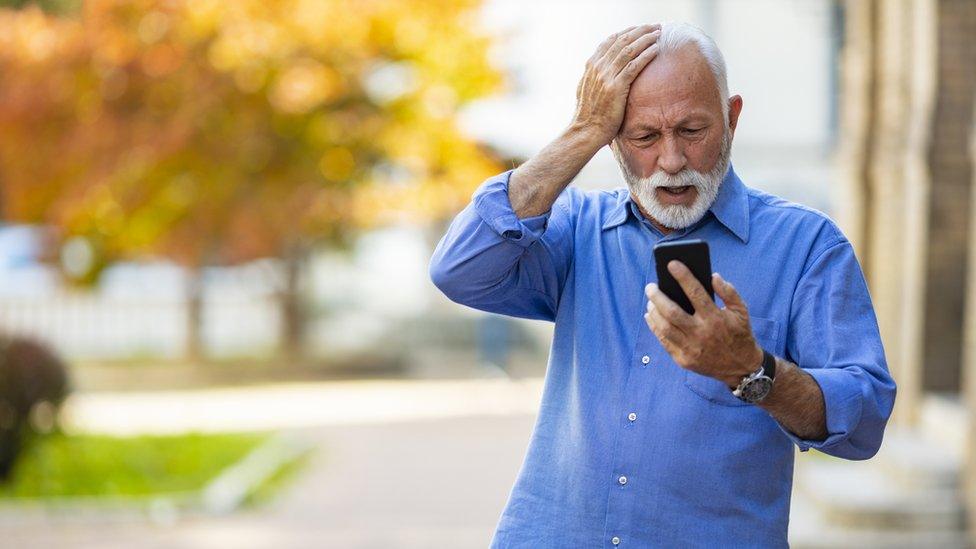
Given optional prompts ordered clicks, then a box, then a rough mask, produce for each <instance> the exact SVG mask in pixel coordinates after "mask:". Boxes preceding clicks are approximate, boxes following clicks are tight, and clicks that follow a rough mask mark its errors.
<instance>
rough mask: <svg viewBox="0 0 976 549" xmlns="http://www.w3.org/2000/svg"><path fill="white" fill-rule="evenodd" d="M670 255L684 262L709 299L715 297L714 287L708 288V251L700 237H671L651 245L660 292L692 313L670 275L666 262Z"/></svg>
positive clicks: (709, 275) (709, 276)
mask: <svg viewBox="0 0 976 549" xmlns="http://www.w3.org/2000/svg"><path fill="white" fill-rule="evenodd" d="M672 259H677V260H678V261H680V262H682V263H684V264H685V265H686V266H687V267H688V269H690V270H691V273H692V274H693V275H695V278H697V279H698V282H701V285H702V287H703V288H705V291H706V292H708V295H709V297H711V298H712V301H715V291H714V290H713V289H712V262H711V259H710V258H709V255H708V243H707V242H705V241H704V240H700V239H694V240H673V241H671V242H662V243H660V244H657V245H656V246H654V262H655V263H656V264H657V285H658V287H659V288H661V291H662V292H664V295H666V296H668V297H669V298H671V301H674V302H675V303H677V304H678V305H680V306H681V308H682V309H684V310H685V312H687V313H688V314H690V315H693V314H695V307H694V306H692V304H691V301H690V300H689V299H688V296H686V295H685V292H684V290H682V289H681V285H680V284H678V281H677V280H675V278H674V277H673V276H671V271H669V270H668V262H669V261H671V260H672Z"/></svg>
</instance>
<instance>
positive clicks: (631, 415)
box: [627, 412, 637, 421]
mask: <svg viewBox="0 0 976 549" xmlns="http://www.w3.org/2000/svg"><path fill="white" fill-rule="evenodd" d="M627 419H629V420H631V421H634V420H636V419H637V414H635V413H634V412H631V413H629V414H627Z"/></svg>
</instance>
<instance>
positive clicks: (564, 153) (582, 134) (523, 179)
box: [508, 126, 604, 219]
mask: <svg viewBox="0 0 976 549" xmlns="http://www.w3.org/2000/svg"><path fill="white" fill-rule="evenodd" d="M603 145H604V143H601V142H600V141H599V138H597V137H595V136H594V135H593V134H592V132H589V131H588V130H586V129H585V128H582V127H579V126H570V127H569V128H567V129H566V131H564V132H563V133H562V134H561V135H560V136H559V137H557V138H556V139H555V140H554V141H553V142H552V143H549V144H548V145H546V147H545V148H543V149H542V150H541V151H539V153H538V154H536V155H535V156H533V157H532V158H531V159H529V160H528V161H527V162H525V163H524V164H522V165H521V166H519V167H518V168H517V169H516V170H515V171H514V172H512V175H511V177H510V178H509V183H508V198H509V201H511V203H512V209H513V210H515V215H516V216H518V218H519V219H524V218H526V217H533V216H536V215H541V214H544V213H546V212H548V211H549V210H550V209H551V208H552V205H553V203H554V202H555V201H556V198H558V197H559V193H561V192H563V189H565V188H566V185H569V183H570V182H571V181H572V180H573V178H574V177H576V175H577V174H579V172H580V170H582V169H583V166H585V165H586V163H587V162H589V161H590V159H591V158H593V155H594V154H596V152H597V151H599V150H600V148H601V147H603Z"/></svg>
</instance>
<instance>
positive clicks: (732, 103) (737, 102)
mask: <svg viewBox="0 0 976 549" xmlns="http://www.w3.org/2000/svg"><path fill="white" fill-rule="evenodd" d="M741 112H742V96H741V95H733V96H732V97H730V98H729V121H728V122H729V132H731V133H732V136H733V137H734V136H735V127H736V126H737V125H738V124H739V113H741Z"/></svg>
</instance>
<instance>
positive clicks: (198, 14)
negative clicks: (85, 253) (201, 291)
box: [0, 0, 499, 264]
mask: <svg viewBox="0 0 976 549" xmlns="http://www.w3.org/2000/svg"><path fill="white" fill-rule="evenodd" d="M475 7H477V2H476V1H475V0H468V1H457V0H450V1H448V0H425V1H407V0H357V1H356V2H349V1H346V0H274V1H272V0H234V1H233V2H228V1H223V0H89V1H87V2H85V3H84V4H83V8H82V11H81V13H80V14H78V15H77V16H76V17H53V16H49V15H45V14H44V13H42V12H41V11H39V10H37V9H34V8H27V9H23V10H19V11H13V10H0V185H2V187H0V188H2V195H0V207H2V210H3V215H4V217H5V218H6V219H8V220H13V221H21V222H40V223H47V224H51V225H53V226H55V227H57V228H59V229H60V232H61V233H62V234H63V235H64V236H69V235H82V236H85V237H87V238H89V240H90V241H91V242H92V243H93V244H94V245H95V249H96V250H99V251H100V252H101V253H103V254H104V255H105V257H107V258H109V259H114V258H123V257H136V256H140V255H146V254H155V255H160V254H161V255H165V256H167V257H170V258H173V259H175V260H177V261H180V262H182V263H185V264H204V263H207V264H209V263H232V262H238V261H244V260H249V259H252V258H256V257H264V256H273V257H280V256H281V255H283V253H285V250H286V249H287V247H288V246H290V245H292V244H294V243H296V242H299V241H301V242H309V241H322V240H331V241H337V240H341V239H342V238H343V236H344V235H347V234H349V233H351V232H352V231H355V230H358V229H360V228H362V227H365V226H368V225H371V224H375V223H380V222H387V221H392V220H397V219H403V218H407V219H418V218H424V217H430V216H439V215H443V214H444V213H445V212H447V211H450V210H452V209H455V208H457V207H458V206H459V205H460V204H462V203H463V202H464V201H466V200H467V198H468V197H469V196H470V193H471V191H472V189H473V187H474V186H475V185H477V184H478V183H479V182H480V181H481V180H483V179H484V178H485V177H486V176H487V175H489V174H490V173H492V172H496V171H497V170H498V168H499V166H498V165H497V164H496V163H495V162H494V160H493V159H492V158H491V157H490V155H488V154H486V153H485V152H484V151H483V150H481V149H480V148H479V147H478V146H477V145H476V144H475V143H472V142H471V141H470V140H469V139H467V138H466V137H465V136H463V135H461V134H460V132H459V131H458V129H457V127H456V125H455V121H454V115H455V113H456V111H457V109H458V108H459V107H460V106H462V105H463V104H464V103H466V102H468V101H471V100H473V99H476V98H478V97H481V96H484V95H486V94H488V93H490V92H492V91H493V90H494V89H496V87H497V86H498V84H499V75H498V73H497V72H496V71H495V70H494V69H493V68H492V67H491V66H490V65H489V63H488V61H487V55H486V50H487V47H488V45H489V43H488V40H487V38H486V37H484V36H481V35H479V34H477V33H476V32H473V31H472V29H476V28H477V25H476V24H475V21H474V14H473V13H472V10H473V9H474V8H475Z"/></svg>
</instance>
